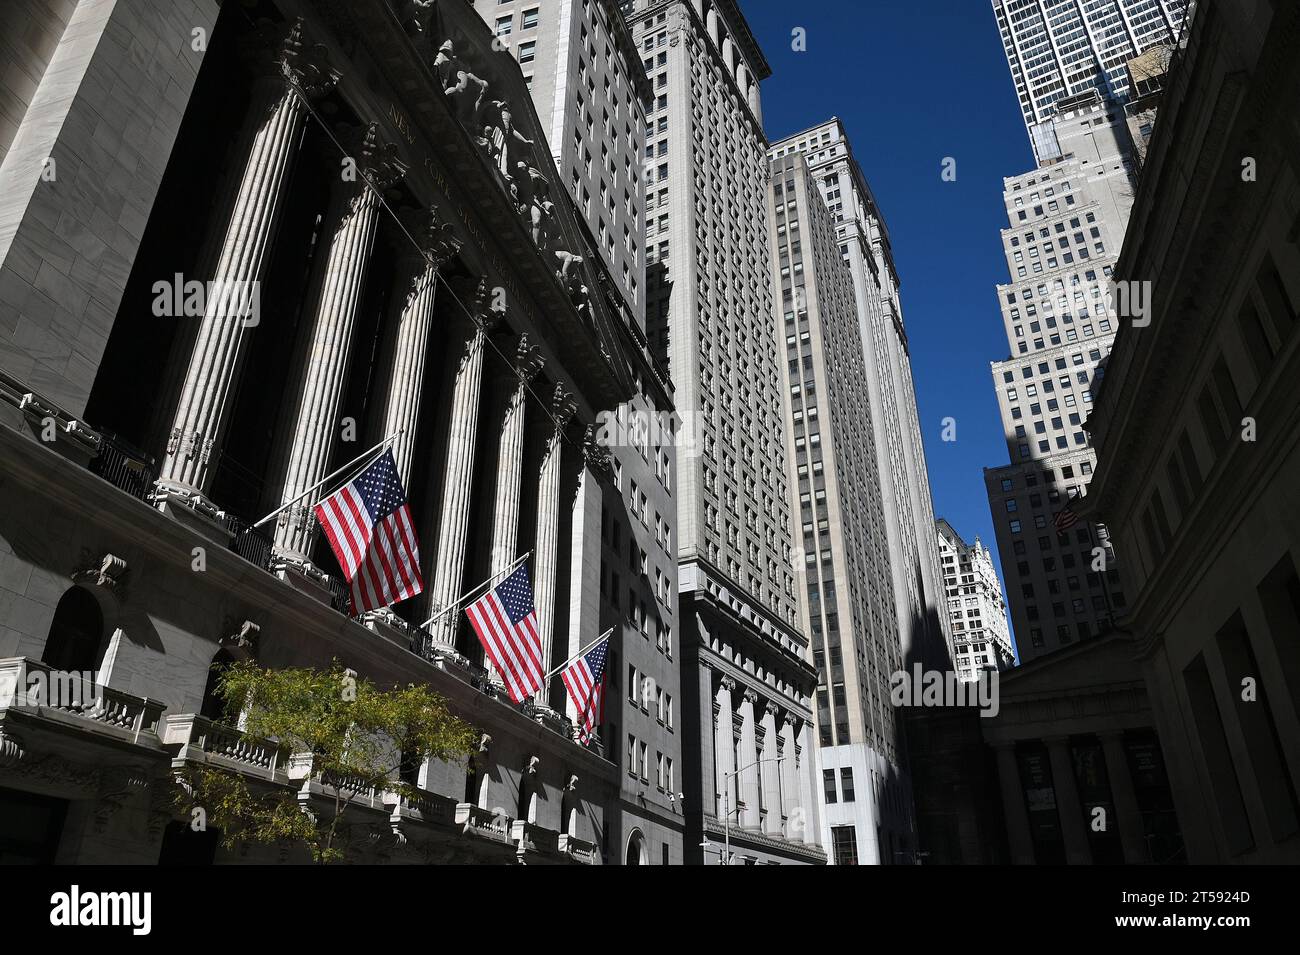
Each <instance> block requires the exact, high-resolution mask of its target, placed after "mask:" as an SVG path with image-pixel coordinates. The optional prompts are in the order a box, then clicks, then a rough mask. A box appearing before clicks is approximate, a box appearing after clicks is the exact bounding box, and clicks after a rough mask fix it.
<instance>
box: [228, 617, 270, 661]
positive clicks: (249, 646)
mask: <svg viewBox="0 0 1300 955" xmlns="http://www.w3.org/2000/svg"><path fill="white" fill-rule="evenodd" d="M261 632H262V628H261V627H259V626H258V625H257V624H255V623H253V621H251V620H245V621H243V622H241V623H240V624H238V625H237V626H235V627H227V633H226V635H225V636H223V637H222V638H221V645H222V646H223V647H225V648H226V649H227V650H230V651H231V652H232V653H234V654H235V655H236V656H241V657H243V658H244V659H252V658H254V657H256V656H257V641H258V637H259V635H260V634H261Z"/></svg>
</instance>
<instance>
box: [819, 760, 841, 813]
mask: <svg viewBox="0 0 1300 955" xmlns="http://www.w3.org/2000/svg"><path fill="white" fill-rule="evenodd" d="M822 786H823V787H824V789H825V793H826V805H828V806H829V805H831V804H832V803H836V802H838V801H839V796H838V794H837V793H836V791H835V770H833V769H823V770H822Z"/></svg>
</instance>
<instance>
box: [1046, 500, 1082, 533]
mask: <svg viewBox="0 0 1300 955" xmlns="http://www.w3.org/2000/svg"><path fill="white" fill-rule="evenodd" d="M1077 523H1079V515H1078V514H1076V513H1074V499H1073V498H1071V499H1070V501H1069V502H1068V503H1067V504H1066V505H1065V507H1063V508H1061V509H1060V510H1059V511H1057V512H1056V516H1055V517H1053V518H1052V524H1053V526H1054V527H1055V528H1056V529H1057V530H1058V531H1061V532H1064V531H1068V530H1069V529H1070V528H1071V527H1073V526H1074V525H1075V524H1077Z"/></svg>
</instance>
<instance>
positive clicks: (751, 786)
mask: <svg viewBox="0 0 1300 955" xmlns="http://www.w3.org/2000/svg"><path fill="white" fill-rule="evenodd" d="M757 703H758V694H757V693H755V692H754V691H753V690H751V689H749V688H748V687H746V688H745V692H744V699H743V700H742V701H741V704H740V719H741V723H740V756H739V757H738V759H739V761H740V767H739V768H740V774H739V775H740V801H741V802H743V803H744V804H745V808H744V811H742V812H741V814H740V824H741V825H742V826H744V827H745V828H747V829H757V828H758V804H759V791H758V770H759V766H758V734H757V732H756V731H755V717H754V707H755V704H757Z"/></svg>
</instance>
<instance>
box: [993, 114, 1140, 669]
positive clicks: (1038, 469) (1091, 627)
mask: <svg viewBox="0 0 1300 955" xmlns="http://www.w3.org/2000/svg"><path fill="white" fill-rule="evenodd" d="M1057 107H1058V110H1059V111H1058V113H1057V115H1055V116H1054V117H1053V118H1052V119H1051V120H1050V121H1049V122H1048V123H1046V124H1044V127H1043V133H1044V135H1043V138H1042V142H1043V143H1044V144H1047V145H1048V146H1050V150H1051V152H1053V153H1055V154H1057V155H1059V157H1060V158H1058V159H1055V160H1052V161H1049V162H1046V163H1045V164H1044V165H1042V166H1040V167H1039V168H1037V169H1035V170H1033V171H1032V172H1028V173H1023V174H1021V175H1019V176H1013V177H1011V178H1009V179H1005V180H1003V183H1004V193H1003V199H1004V201H1005V203H1006V210H1007V218H1008V220H1009V225H1008V226H1007V228H1005V229H1003V230H1002V246H1003V253H1004V254H1005V256H1006V260H1007V269H1008V271H1009V273H1010V279H1011V280H1010V281H1009V282H1008V283H1006V284H1004V285H999V286H998V301H999V304H1000V306H1001V310H1002V320H1003V323H1004V324H1005V326H1006V333H1007V343H1008V350H1009V353H1010V357H1008V358H1006V359H1004V360H1002V361H997V362H992V363H991V370H992V373H993V381H994V386H995V387H996V388H997V393H998V407H999V409H1000V411H1001V414H1002V424H1003V431H1004V433H1005V435H1006V441H1007V451H1008V453H1009V455H1010V460H1011V463H1010V464H1009V465H1004V466H1001V467H996V468H986V469H985V471H984V480H985V485H986V488H987V491H988V495H989V507H990V510H991V511H992V516H993V525H994V528H995V531H996V534H997V541H998V550H999V553H1000V554H1001V557H1002V574H1003V578H1004V579H1005V581H1006V586H1007V594H1006V596H1007V601H1008V603H1009V604H1010V607H1011V618H1012V624H1013V627H1014V629H1015V634H1016V648H1017V650H1018V651H1019V656H1020V660H1021V662H1024V661H1026V660H1031V659H1033V658H1034V657H1037V656H1041V655H1042V654H1043V653H1046V652H1048V651H1049V650H1053V649H1056V648H1058V647H1061V646H1064V645H1066V644H1069V643H1071V642H1073V641H1075V640H1081V639H1086V638H1088V637H1092V636H1096V635H1097V634H1099V633H1104V632H1106V631H1107V630H1109V629H1110V627H1111V623H1112V613H1113V611H1114V610H1115V609H1118V608H1122V607H1123V606H1124V594H1123V592H1122V591H1120V590H1118V589H1117V588H1118V584H1119V575H1118V572H1117V571H1116V569H1115V566H1114V556H1113V552H1112V549H1111V547H1110V543H1109V540H1108V539H1107V537H1106V531H1105V528H1104V527H1100V526H1096V525H1090V524H1089V523H1088V522H1087V521H1084V520H1080V519H1078V518H1077V515H1075V514H1074V513H1073V510H1072V508H1070V507H1069V506H1068V505H1069V502H1070V501H1071V500H1072V499H1073V498H1075V497H1077V496H1079V495H1081V494H1083V493H1084V492H1085V490H1086V488H1087V483H1088V481H1089V479H1090V476H1091V475H1092V470H1093V466H1094V464H1095V460H1096V458H1095V455H1094V453H1093V450H1092V448H1091V447H1090V446H1089V443H1088V437H1087V434H1086V433H1085V432H1084V429H1083V422H1084V419H1085V418H1087V416H1088V413H1089V411H1090V410H1091V408H1092V400H1093V393H1094V389H1095V387H1096V383H1097V382H1098V381H1099V380H1100V378H1101V377H1102V375H1103V374H1104V369H1105V360H1106V357H1107V356H1108V355H1109V354H1110V347H1111V343H1112V341H1113V340H1114V337H1115V322H1116V318H1115V317H1114V314H1113V310H1112V308H1111V306H1110V304H1109V290H1108V285H1109V279H1110V275H1111V270H1112V268H1113V265H1114V262H1115V260H1116V258H1117V257H1118V255H1119V248H1120V242H1121V241H1122V240H1123V237H1124V228H1125V225H1126V224H1127V222H1128V214H1129V209H1130V207H1131V205H1132V181H1133V179H1132V154H1131V144H1130V142H1129V140H1128V129H1127V126H1126V124H1125V119H1124V115H1123V112H1122V110H1120V108H1119V107H1118V106H1116V105H1115V104H1114V103H1112V102H1110V101H1107V100H1105V99H1103V98H1102V97H1101V96H1099V95H1098V94H1097V93H1096V92H1095V91H1089V92H1087V93H1084V94H1081V95H1080V96H1078V97H1074V98H1073V99H1071V100H1067V101H1061V102H1059V103H1058V104H1057Z"/></svg>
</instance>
